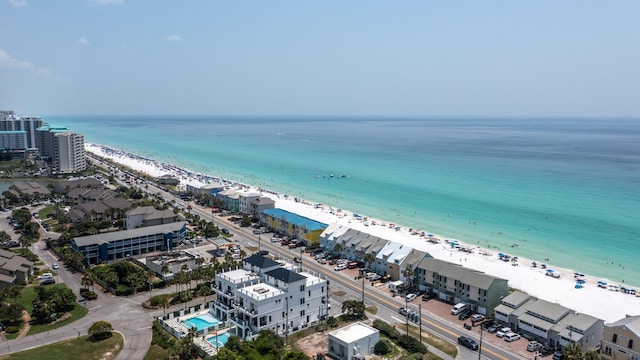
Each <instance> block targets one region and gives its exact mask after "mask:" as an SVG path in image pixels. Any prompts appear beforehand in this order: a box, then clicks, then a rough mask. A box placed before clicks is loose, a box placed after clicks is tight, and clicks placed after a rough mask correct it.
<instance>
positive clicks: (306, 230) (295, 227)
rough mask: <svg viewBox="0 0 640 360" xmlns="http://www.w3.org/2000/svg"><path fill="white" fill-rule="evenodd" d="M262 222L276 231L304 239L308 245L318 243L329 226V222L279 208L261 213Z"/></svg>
mask: <svg viewBox="0 0 640 360" xmlns="http://www.w3.org/2000/svg"><path fill="white" fill-rule="evenodd" d="M260 223H261V224H263V225H265V226H267V227H269V228H270V229H272V230H273V231H274V232H276V233H279V234H282V235H287V236H289V237H291V238H297V239H300V240H304V242H305V244H306V245H307V246H311V245H318V244H319V243H320V234H322V232H323V231H324V229H326V228H327V224H324V223H321V222H319V221H316V220H312V219H309V218H307V217H304V216H300V215H298V214H295V213H292V212H289V211H286V210H282V209H278V208H274V209H266V210H264V211H263V212H262V213H260Z"/></svg>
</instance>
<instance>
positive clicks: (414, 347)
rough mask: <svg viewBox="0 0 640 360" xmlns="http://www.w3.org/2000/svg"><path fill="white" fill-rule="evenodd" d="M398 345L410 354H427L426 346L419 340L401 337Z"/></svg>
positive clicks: (405, 336) (406, 336)
mask: <svg viewBox="0 0 640 360" xmlns="http://www.w3.org/2000/svg"><path fill="white" fill-rule="evenodd" d="M398 345H400V346H402V347H403V348H404V349H405V350H407V351H408V352H410V353H422V354H424V353H426V352H427V347H426V346H424V344H422V343H421V342H420V341H418V339H416V338H413V337H411V336H408V335H400V338H398Z"/></svg>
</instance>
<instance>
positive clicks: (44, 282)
mask: <svg viewBox="0 0 640 360" xmlns="http://www.w3.org/2000/svg"><path fill="white" fill-rule="evenodd" d="M55 283H56V280H55V279H54V278H44V279H42V280H41V281H40V285H49V284H55Z"/></svg>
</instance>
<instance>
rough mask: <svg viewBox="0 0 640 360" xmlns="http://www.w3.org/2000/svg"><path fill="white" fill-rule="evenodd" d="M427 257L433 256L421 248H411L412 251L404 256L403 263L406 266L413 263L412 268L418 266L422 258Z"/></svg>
mask: <svg viewBox="0 0 640 360" xmlns="http://www.w3.org/2000/svg"><path fill="white" fill-rule="evenodd" d="M425 257H430V258H431V257H433V256H431V255H429V254H428V253H425V252H423V251H420V250H416V249H413V250H411V252H410V253H409V254H408V255H407V256H406V257H405V258H404V260H402V264H403V265H404V266H407V265H411V267H412V268H414V269H415V268H417V267H418V265H419V264H420V262H421V261H422V259H424V258H425Z"/></svg>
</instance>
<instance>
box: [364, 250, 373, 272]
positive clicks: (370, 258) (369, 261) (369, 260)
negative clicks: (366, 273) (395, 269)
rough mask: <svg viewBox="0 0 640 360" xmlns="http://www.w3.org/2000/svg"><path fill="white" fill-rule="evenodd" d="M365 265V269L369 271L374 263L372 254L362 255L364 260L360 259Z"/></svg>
mask: <svg viewBox="0 0 640 360" xmlns="http://www.w3.org/2000/svg"><path fill="white" fill-rule="evenodd" d="M362 260H364V262H365V263H366V264H367V268H369V269H371V264H372V263H373V262H374V261H376V255H375V254H374V253H371V252H370V253H366V254H364V258H363V259H362Z"/></svg>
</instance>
